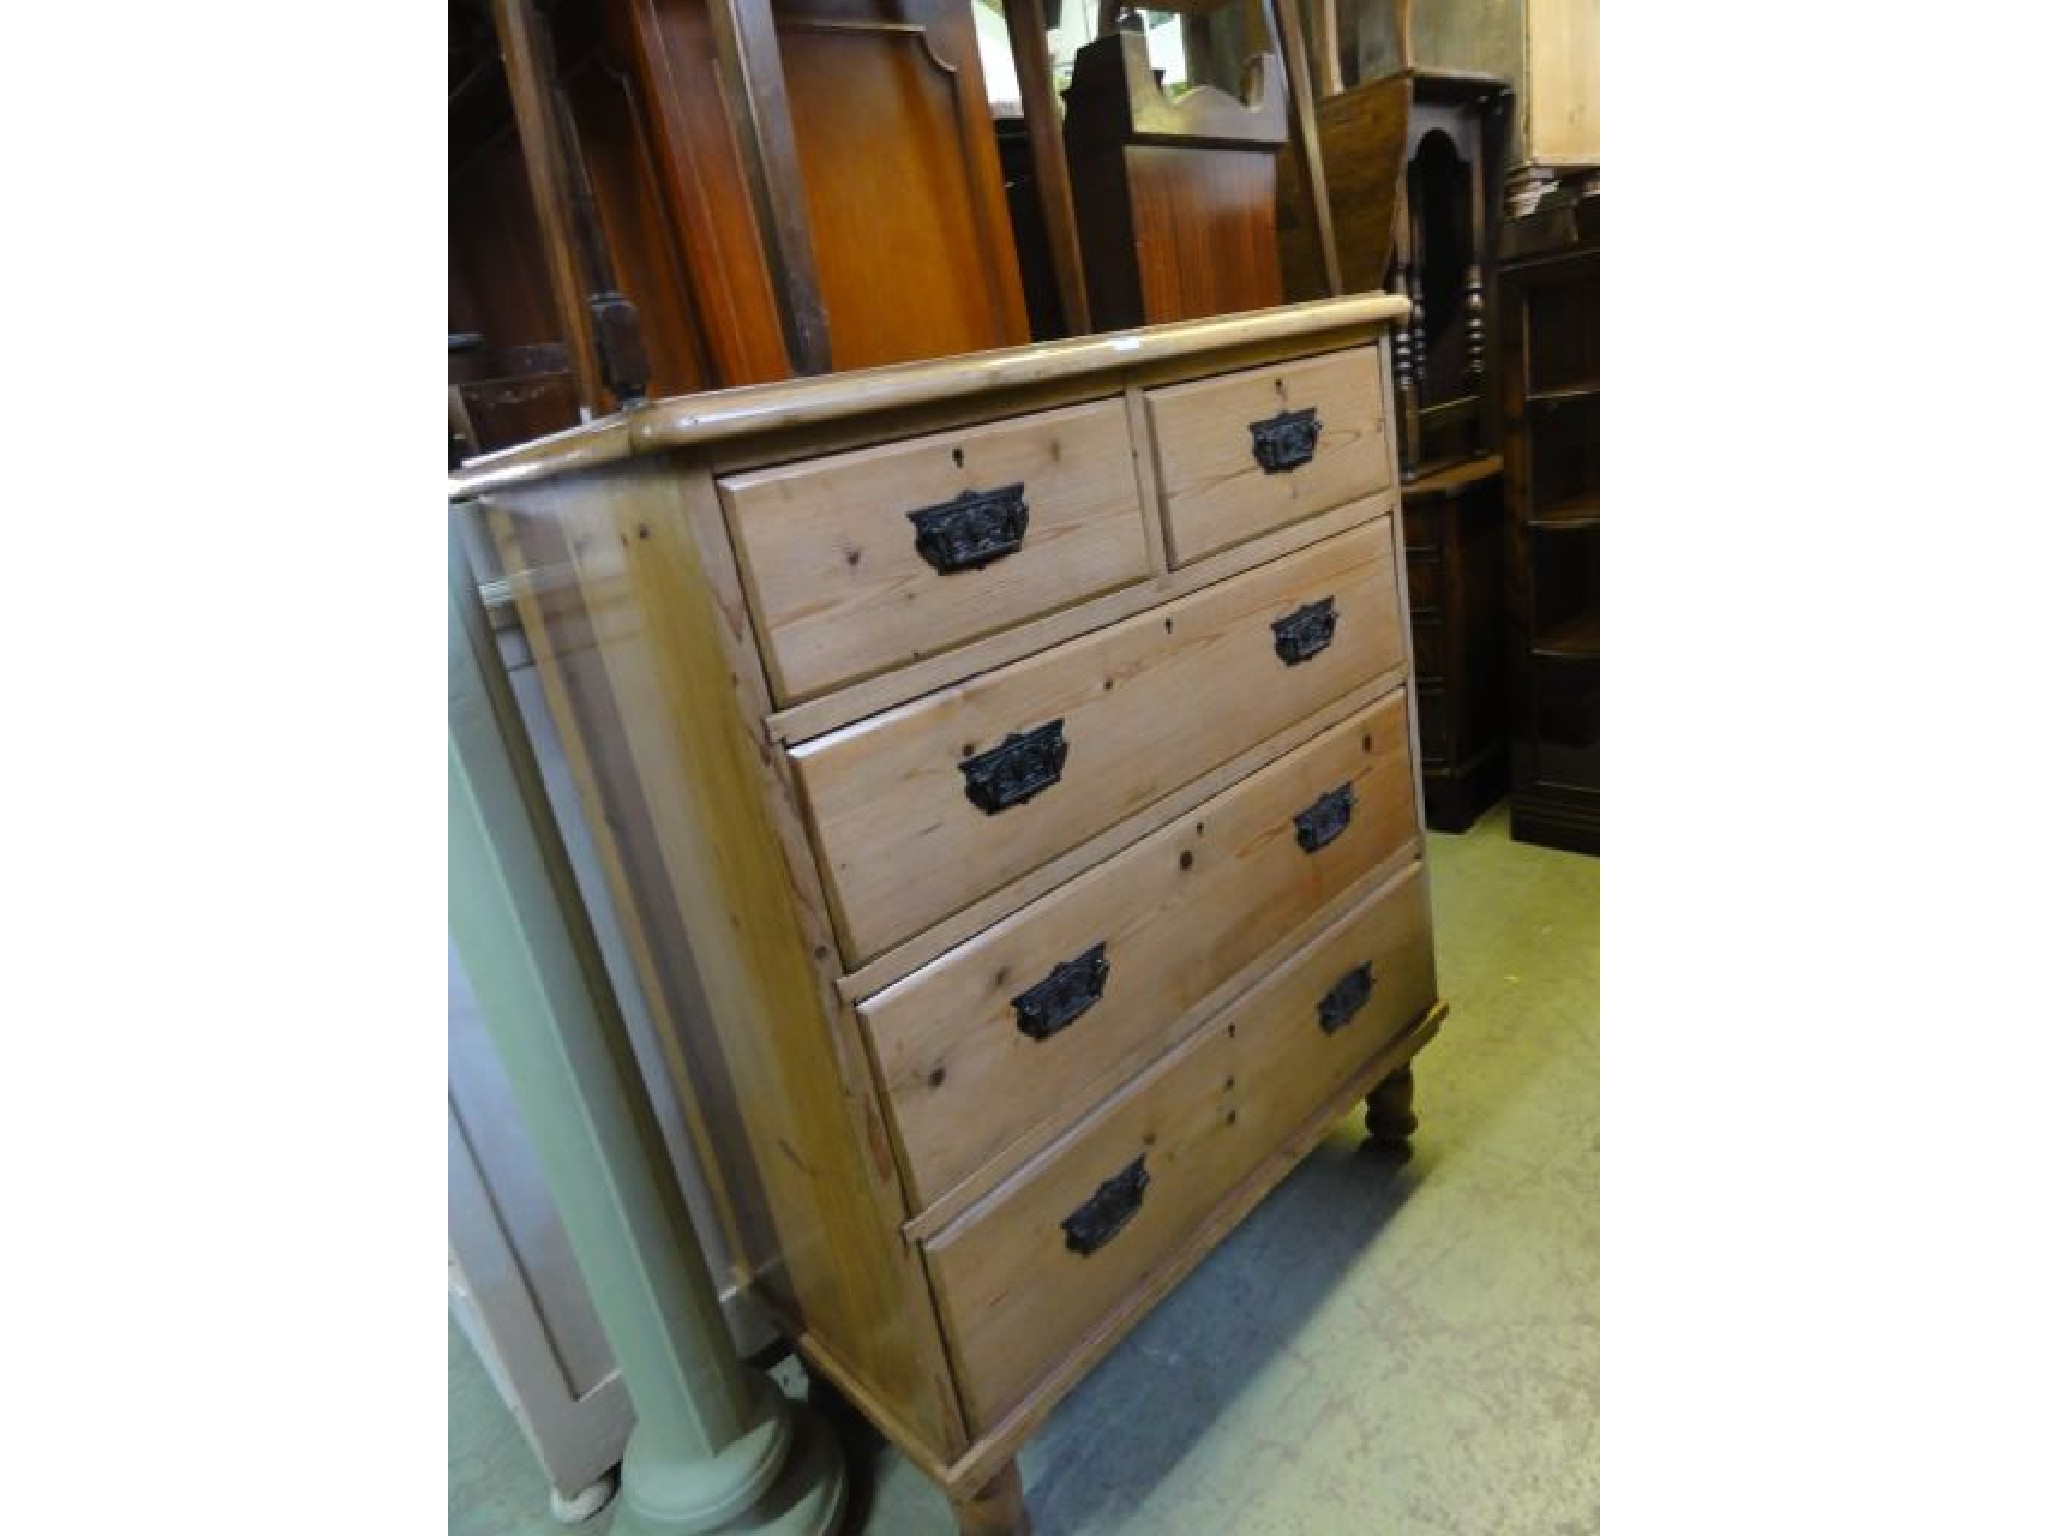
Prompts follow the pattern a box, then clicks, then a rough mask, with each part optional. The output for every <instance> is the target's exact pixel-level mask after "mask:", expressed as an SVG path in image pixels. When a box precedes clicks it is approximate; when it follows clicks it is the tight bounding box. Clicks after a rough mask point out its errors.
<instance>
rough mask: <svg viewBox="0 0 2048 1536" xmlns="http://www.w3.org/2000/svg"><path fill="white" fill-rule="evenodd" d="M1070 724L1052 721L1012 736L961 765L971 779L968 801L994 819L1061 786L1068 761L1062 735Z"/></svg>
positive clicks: (962, 770)
mask: <svg viewBox="0 0 2048 1536" xmlns="http://www.w3.org/2000/svg"><path fill="white" fill-rule="evenodd" d="M1066 723H1067V722H1066V721H1065V720H1064V719H1060V720H1050V721H1047V722H1046V723H1045V724H1044V725H1040V726H1034V727H1032V729H1030V730H1028V731H1015V732H1012V733H1011V734H1010V735H1008V736H1005V737H1004V738H1003V741H1002V745H1001V746H996V747H990V748H989V749H988V750H987V751H986V752H981V753H977V754H976V755H975V756H973V757H970V758H968V759H967V760H966V761H965V762H963V763H962V764H960V772H961V773H963V774H964V775H966V778H967V798H968V799H969V800H972V801H973V802H974V803H975V805H977V806H978V807H980V809H981V810H982V811H983V812H985V813H986V814H988V815H990V816H993V815H995V814H996V813H997V812H999V811H1007V810H1008V809H1009V808H1010V807H1011V806H1013V805H1022V804H1023V803H1024V802H1025V801H1026V800H1029V799H1030V798H1031V797H1032V796H1033V795H1035V794H1037V793H1038V792H1039V791H1040V790H1042V789H1049V788H1050V787H1051V786H1053V785H1055V784H1057V783H1059V781H1060V769H1061V768H1063V767H1065V766H1066V761H1067V738H1066V737H1065V736H1063V735H1062V734H1061V730H1062V728H1063V727H1064V726H1065V725H1066Z"/></svg>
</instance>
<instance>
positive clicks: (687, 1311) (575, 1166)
mask: <svg viewBox="0 0 2048 1536" xmlns="http://www.w3.org/2000/svg"><path fill="white" fill-rule="evenodd" d="M461 515H462V514H461V512H460V511H458V512H457V513H456V516H458V517H459V516H461ZM448 583H449V587H448V925H449V931H450V932H451V933H452V934H453V935H454V938H455V944H456V947H457V949H458V950H459V951H460V953H461V956H462V964H463V968H464V970H465V971H467V972H468V974H469V978H470V981H471V984H472V986H473V987H474V989H475V992H476V998H477V1003H478V1005H479V1007H480V1008H481V1010H482V1012H483V1016H484V1020H485V1022H486V1024H487V1025H488V1026H489V1028H490V1032H491V1037H492V1039H493V1040H494V1041H495V1042H496V1043H497V1046H498V1050H499V1052H500V1053H501V1054H502V1055H503V1057H504V1061H505V1069H506V1073H507V1075H508V1076H509V1077H510V1079H511V1082H512V1088H513V1092H514V1094H515V1095H516V1096H517V1098H518V1100H519V1107H520V1111H521V1113H522V1114H523V1116H524V1118H525V1121H526V1128H527V1131H528V1133H529V1134H530V1135H531V1137H532V1140H533V1144H534V1147H535V1150H536V1151H537V1152H538V1153H539V1156H540V1161H541V1166H542V1167H543V1169H544V1170H545V1171H546V1174H547V1180H548V1187H549V1189H550V1191H551V1192H552V1193H553V1195H554V1198H555V1204H556V1205H557V1206H558V1207H559V1208H560V1211H561V1215H562V1225H563V1227H564V1229H565V1230H566V1232H567V1235H568V1238H569V1243H570V1246H571V1247H572V1248H573V1249H574V1250H575V1253H576V1259H577V1262H578V1264H579V1265H580V1267H581V1268H582V1270H583V1274H584V1278H585V1279H586V1281H587V1282H588V1284H589V1288H590V1296H591V1300H592V1302H593V1303H594V1305H595V1307H596V1311H597V1315H598V1319H599V1321H601V1322H602V1323H603V1324H604V1331H605V1335H606V1337H607V1338H608V1339H609V1340H610V1341H611V1346H612V1352H613V1355H614V1356H615V1357H616V1358H617V1360H618V1363H619V1369H620V1372H621V1374H622V1375H623V1376H624V1377H625V1382H626V1389H627V1391H628V1392H629V1393H630V1394H631V1396H632V1399H633V1407H634V1410H635V1413H636V1414H637V1417H638V1422H637V1425H636V1427H635V1428H634V1430H633V1433H632V1437H631V1438H630V1439H629V1440H628V1441H627V1444H626V1456H625V1463H624V1465H623V1467H622V1468H621V1471H620V1487H619V1495H618V1504H617V1513H616V1514H615V1516H614V1518H613V1524H612V1532H613V1533H614V1536H706V1533H724V1532H734V1533H739V1532H758V1533H762V1536H769V1533H773V1536H826V1533H829V1532H831V1531H834V1530H836V1529H837V1528H838V1525H839V1521H840V1517H841V1515H842V1513H843V1511H844V1507H845V1503H846V1474H845V1465H844V1461H843V1458H842V1456H841V1453H840V1450H839V1446H838V1444H837V1442H836V1441H834V1440H833V1438H832V1436H831V1432H830V1431H829V1430H828V1429H827V1428H826V1426H825V1425H824V1423H823V1422H822V1421H821V1420H819V1419H818V1418H817V1417H816V1416H815V1415H813V1414H811V1413H810V1412H809V1411H808V1410H803V1409H799V1408H797V1407H796V1405H794V1404H792V1403H791V1402H790V1401H789V1400H788V1399H787V1398H786V1397H784V1396H783V1395H782V1393H781V1392H780V1391H779V1390H778V1389H777V1388H776V1386H775V1384H774V1383H773V1382H771V1381H769V1380H768V1379H767V1377H765V1376H763V1375H761V1374H760V1373H758V1372H755V1371H750V1370H748V1369H747V1368H746V1367H744V1366H743V1365H741V1363H740V1361H739V1359H738V1357H737V1356H736V1355H735V1353H734V1351H733V1347H732V1340H731V1337H730V1335H729V1334H728V1333H727V1332H726V1325H725V1318H724V1315H723V1314H722V1312H721V1311H720V1309H719V1305H718V1294H717V1291H716V1289H715V1288H714V1286H713V1284H712V1280H711V1275H710V1273H709V1271H708V1270H707V1268H706V1266H705V1263H704V1257H703V1255H702V1253H700V1252H699V1251H698V1248H697V1243H696V1239H695V1236H694V1234H693V1233H692V1231H691V1228H690V1224H689V1217H688V1215H687V1212H686V1209H685V1207H684V1205H683V1198H682V1190H681V1187H680V1185H679V1184H678V1182H677V1180H676V1175H675V1170H674V1168H673V1167H671V1166H670V1164H669V1162H668V1158H667V1153H666V1150H665V1149H664V1147H663V1145H662V1141H661V1137H660V1133H659V1130H658V1127H657V1123H656V1121H655V1119H654V1112H653V1107H652V1105H651V1104H650V1102H649V1101H648V1098H647V1089H646V1086H645V1084H644V1082H643V1081H642V1079H641V1077H640V1074H639V1070H638V1067H637V1066H636V1065H635V1063H634V1059H633V1053H632V1047H631V1045H630V1044H629V1042H628V1039H627V1035H626V1029H625V1024H624V1021H623V1019H622V1018H621V1016H620V1013H619V1007H618V1000H617V998H616V996H615V995H614V994H613V992H612V989H611V983H610V981H609V979H608V978H607V977H606V975H605V971H604V963H603V961H602V959H600V957H599V953H598V948H597V941H596V936H595V935H594V934H593V933H592V931H591V928H590V919H589V915H588V913H587V912H586V911H585V910H584V907H583V904H582V901H581V898H580V897H579V896H578V894H577V891H576V884H575V879H574V877H573V876H572V875H571V873H570V868H569V859H568V854H567V852H566V850H565V849H564V847H563V845H562V838H561V832H560V830H559V828H557V826H556V825H555V821H554V817H553V814H552V812H551V811H550V809H549V807H548V803H547V797H546V794H545V792H544V791H543V790H542V788H541V779H540V770H539V766H538V765H537V764H536V763H535V761H534V758H533V749H532V745H531V744H530V742H529V741H528V740H527V737H526V733H525V730H524V728H523V726H522V725H521V723H520V720H519V714H518V709H517V706H516V705H515V704H514V702H513V698H512V690H511V684H510V683H509V682H508V681H507V679H506V677H505V671H504V666H503V664H502V662H501V661H500V659H499V655H498V650H497V645H496V642H495V640H494V638H493V637H492V635H491V632H490V628H489V625H488V623H487V621H486V620H485V617H484V612H483V605H482V603H481V602H480V601H479V599H478V597H477V592H476V586H475V579H474V577H473V575H472V573H471V570H470V565H469V560H468V558H467V556H466V554H465V553H464V551H463V548H462V543H461V539H460V536H459V529H457V527H456V526H455V524H454V523H453V521H452V520H451V523H450V526H449V562H448Z"/></svg>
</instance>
